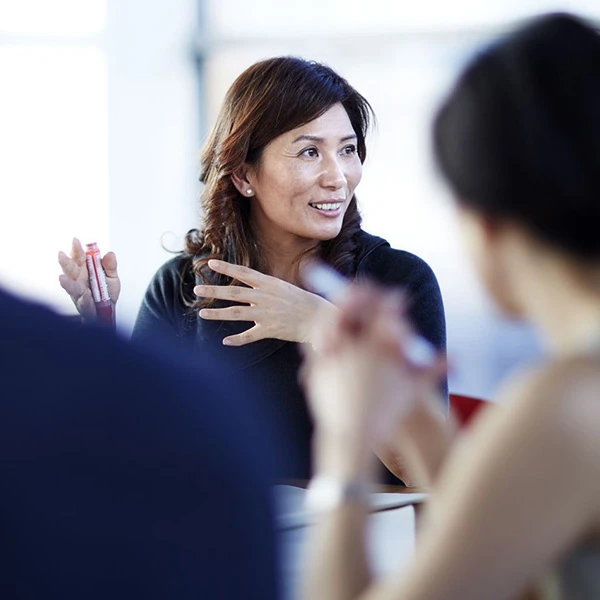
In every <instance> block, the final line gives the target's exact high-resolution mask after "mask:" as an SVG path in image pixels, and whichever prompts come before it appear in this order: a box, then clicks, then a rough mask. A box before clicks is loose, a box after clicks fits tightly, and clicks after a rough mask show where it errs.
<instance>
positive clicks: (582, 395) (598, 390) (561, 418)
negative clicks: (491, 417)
mask: <svg viewBox="0 0 600 600" xmlns="http://www.w3.org/2000/svg"><path fill="white" fill-rule="evenodd" d="M499 400H500V402H501V403H503V404H505V405H506V413H507V414H506V419H507V420H508V422H512V423H513V424H514V425H515V426H517V422H518V423H520V424H524V425H527V424H528V425H529V426H530V427H531V428H532V429H535V430H536V431H540V432H544V433H545V435H551V436H556V437H557V442H559V438H560V441H561V442H562V443H564V444H566V445H572V447H574V448H575V447H579V448H580V449H581V447H584V448H588V449H590V448H589V446H588V444H589V442H590V441H592V440H599V442H598V443H596V442H595V441H593V447H592V448H591V451H592V452H594V453H596V454H597V455H598V459H600V436H598V431H600V354H598V355H597V356H596V355H591V354H587V355H586V354H581V355H573V356H568V357H562V358H558V359H555V360H552V361H549V362H547V363H545V364H543V365H541V366H538V367H536V368H533V369H530V370H528V371H527V372H523V373H521V374H520V375H519V376H517V377H515V378H514V379H513V380H512V381H511V382H509V384H508V385H507V386H505V387H504V389H503V390H502V392H501V394H500V397H499Z"/></svg>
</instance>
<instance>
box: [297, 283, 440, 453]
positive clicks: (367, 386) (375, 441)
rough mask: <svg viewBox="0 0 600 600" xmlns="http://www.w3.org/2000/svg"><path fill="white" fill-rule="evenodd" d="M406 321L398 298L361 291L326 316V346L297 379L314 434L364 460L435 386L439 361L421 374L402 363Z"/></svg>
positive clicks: (375, 290) (417, 367)
mask: <svg viewBox="0 0 600 600" xmlns="http://www.w3.org/2000/svg"><path fill="white" fill-rule="evenodd" d="M404 313H405V310H404V302H403V297H402V296H401V295H399V294H398V293H396V292H389V291H383V290H381V289H378V288H376V287H373V286H369V285H361V286H354V287H351V288H349V290H348V295H347V297H346V298H345V299H344V300H343V302H341V304H340V307H339V312H338V314H337V315H334V316H333V318H332V317H331V316H330V315H328V316H327V323H323V325H324V326H325V327H326V331H325V334H326V335H325V339H326V340H327V343H326V344H324V346H323V348H322V352H321V354H320V355H319V356H308V357H307V358H306V363H305V367H304V375H303V377H304V382H305V386H306V388H307V392H308V396H309V402H310V404H311V408H312V412H313V416H314V418H315V421H316V425H317V430H318V432H319V433H320V434H324V435H325V436H330V435H331V436H333V437H335V438H337V439H344V440H346V443H348V444H354V445H355V446H357V447H362V448H363V449H364V451H365V452H370V451H371V450H372V449H373V448H374V447H375V446H376V445H380V444H385V443H388V442H390V441H391V440H392V439H393V437H394V434H395V432H396V431H397V428H398V425H399V423H400V421H401V420H402V418H403V417H404V416H405V415H407V414H408V413H409V412H410V411H411V410H412V409H413V408H414V407H415V405H416V404H417V403H418V402H419V401H420V400H421V399H422V398H424V397H430V396H431V394H432V393H433V390H435V388H436V387H437V386H438V385H439V381H440V379H441V377H442V376H443V374H444V372H445V369H446V361H445V358H444V357H441V356H440V357H439V358H438V359H437V360H435V361H434V363H433V364H432V365H431V366H427V367H425V366H421V365H415V364H413V363H412V362H411V361H410V359H408V358H407V357H406V348H407V347H408V344H409V343H410V339H411V336H412V335H413V332H412V329H411V327H410V325H409V324H408V322H407V320H406V319H405V317H404Z"/></svg>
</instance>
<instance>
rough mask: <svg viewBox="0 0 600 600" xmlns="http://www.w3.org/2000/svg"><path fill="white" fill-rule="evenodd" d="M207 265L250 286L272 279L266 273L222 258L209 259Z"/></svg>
mask: <svg viewBox="0 0 600 600" xmlns="http://www.w3.org/2000/svg"><path fill="white" fill-rule="evenodd" d="M208 266H209V268H210V269H212V270H213V271H215V272H216V273H221V275H227V276H228V277H231V278H232V279H237V280H238V281H241V282H242V283H245V284H247V285H250V286H252V287H257V286H258V285H260V283H262V282H264V281H265V280H266V279H267V278H268V279H272V278H271V277H269V276H268V275H264V274H263V273H259V272H258V271H255V270H254V269H250V268H249V267H242V266H240V265H234V264H231V263H228V262H225V261H223V260H215V259H211V260H209V261H208Z"/></svg>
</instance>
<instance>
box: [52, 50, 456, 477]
mask: <svg viewBox="0 0 600 600" xmlns="http://www.w3.org/2000/svg"><path fill="white" fill-rule="evenodd" d="M371 116H372V111H371V107H370V105H369V104H368V102H367V101H366V100H365V99H364V98H363V97H362V96H361V95H360V94H359V93H358V92H357V91H356V90H355V89H354V88H352V87H351V86H350V85H349V84H348V82H347V81H346V80H345V79H343V78H342V77H340V76H339V75H338V74H337V73H335V72H334V71H333V70H332V69H330V68H329V67H326V66H324V65H322V64H319V63H316V62H311V61H306V60H302V59H299V58H293V57H280V58H273V59H269V60H264V61H261V62H258V63H256V64H254V65H252V66H251V67H249V68H248V69H246V71H244V72H243V73H242V74H241V75H240V76H239V77H238V78H237V79H236V81H235V82H234V83H233V85H232V86H231V88H230V89H229V91H228V92H227V95H226V97H225V100H224V103H223V106H222V108H221V111H220V114H219V116H218V118H217V122H216V124H215V126H214V128H213V130H212V132H211V134H210V136H209V138H208V140H207V142H206V145H205V148H204V150H203V153H202V170H201V177H200V179H201V181H202V183H203V184H204V187H203V190H202V208H203V224H202V227H201V229H197V230H192V231H190V232H189V233H188V235H187V239H186V244H185V250H184V252H183V253H182V254H180V255H178V256H176V257H175V258H173V259H172V260H170V261H169V262H167V263H166V264H165V265H164V266H163V267H161V268H160V269H159V271H158V272H157V274H156V275H155V277H154V279H153V280H152V282H151V283H150V286H149V288H148V291H147V293H146V295H145V297H144V300H143V303H142V307H141V309H140V312H139V315H138V318H137V322H136V324H135V328H134V331H133V339H134V340H136V339H137V340H146V339H149V338H150V336H152V335H154V334H155V333H156V332H161V333H165V332H166V333H167V334H168V335H171V336H175V337H177V338H178V339H179V340H181V341H182V343H183V342H186V341H191V342H193V343H201V344H207V343H213V344H214V352H215V353H216V354H221V355H222V359H223V361H224V362H232V363H234V364H235V365H236V368H240V369H245V370H247V369H250V370H252V371H253V373H254V374H255V375H256V377H257V378H259V379H260V380H261V384H262V385H264V386H266V388H267V389H266V392H267V396H268V397H274V398H276V406H275V407H274V408H275V410H276V411H277V413H278V417H279V421H280V423H281V424H282V425H281V427H282V428H283V433H284V434H285V437H286V438H287V440H288V443H289V444H288V447H289V449H291V450H292V451H293V456H292V457H291V459H290V462H291V463H294V466H291V467H290V469H289V471H288V472H287V473H286V475H287V476H288V477H295V478H305V479H306V478H308V477H309V476H310V474H311V465H310V455H311V452H310V442H311V436H312V422H311V419H310V416H309V412H308V408H307V406H306V402H305V398H304V395H303V392H302V390H301V388H300V385H299V384H298V381H297V379H298V370H299V367H300V363H301V355H300V352H299V344H303V345H304V346H309V345H310V346H312V347H313V348H314V349H315V350H316V351H317V352H318V351H319V348H320V345H321V343H322V342H321V335H322V332H321V331H320V329H319V328H315V327H314V316H315V314H316V313H317V312H318V309H320V308H323V307H325V308H324V310H326V311H329V312H330V313H331V314H334V313H335V312H336V311H337V309H336V308H335V307H334V306H333V305H331V304H329V303H328V302H327V301H326V300H324V299H323V298H321V297H320V296H318V295H315V294H312V293H310V292H308V291H306V290H305V289H304V288H303V285H302V282H301V281H300V277H299V273H300V269H301V267H302V265H303V264H304V263H305V262H306V261H308V260H313V259H315V258H318V259H320V260H321V261H324V262H325V263H327V264H329V265H331V266H333V267H334V268H336V269H337V270H339V271H340V272H342V273H344V274H345V275H347V276H349V277H352V278H358V279H360V278H364V277H367V278H369V279H373V280H375V281H378V282H380V283H382V284H386V285H392V286H402V287H403V288H404V289H405V294H406V296H407V298H408V300H409V302H410V314H411V317H412V319H413V321H414V323H415V327H416V328H417V329H418V330H419V331H420V333H421V334H422V335H423V336H424V337H425V338H426V339H428V340H429V341H430V342H431V343H432V344H434V346H435V347H436V348H438V349H439V350H440V351H444V349H445V322H444V314H443V307H442V300H441V296H440V291H439V287H438V284H437V282H436V279H435V276H434V274H433V272H432V271H431V269H430V268H429V267H428V265H427V264H426V263H424V262H423V261H422V260H421V259H420V258H418V257H416V256H414V255H412V254H410V253H408V252H403V251H399V250H394V249H392V248H391V247H390V245H389V244H388V243H387V242H386V241H385V240H383V239H381V238H377V237H374V236H372V235H369V234H367V233H365V232H364V231H362V230H361V227H360V223H361V218H360V214H359V211H358V207H357V201H356V196H355V189H356V187H357V186H358V184H359V182H360V179H361V176H362V165H363V162H364V160H365V157H366V144H365V136H366V134H367V131H368V128H369V122H370V118H371ZM60 262H61V264H62V266H63V270H64V274H63V275H61V284H62V285H63V287H64V288H65V289H66V290H67V291H68V292H69V293H70V295H71V297H72V299H73V301H74V302H75V304H76V306H78V308H79V310H80V312H81V313H82V314H86V315H87V314H91V316H92V317H93V316H94V309H93V303H92V302H91V300H90V295H89V287H88V285H87V279H86V275H85V268H84V262H83V251H82V249H81V247H80V245H78V242H77V244H76V245H75V246H74V248H73V253H72V256H71V257H67V256H66V255H64V254H62V255H61V256H60ZM104 266H105V269H106V271H107V275H108V276H109V283H110V285H111V286H113V292H114V293H113V295H112V299H113V301H116V299H117V295H118V285H119V281H118V277H117V276H116V260H115V257H114V255H113V254H109V255H107V256H106V257H105V259H104ZM115 294H117V295H115ZM224 346H225V347H224ZM441 387H442V392H444V391H445V390H444V389H443V388H444V386H441ZM440 395H441V396H442V397H443V396H444V393H442V394H440ZM443 402H445V398H444V399H443V400H442V403H443ZM376 450H377V452H378V454H379V455H380V456H381V457H382V459H383V460H384V462H385V463H386V465H388V467H389V468H390V469H391V470H392V471H393V472H394V473H396V474H397V475H402V466H401V463H400V462H399V458H398V454H397V452H395V450H394V449H393V448H392V446H391V445H389V446H386V448H377V449H376ZM382 476H383V477H384V480H387V481H390V482H397V479H395V478H394V477H393V476H392V475H391V474H390V473H383V474H382Z"/></svg>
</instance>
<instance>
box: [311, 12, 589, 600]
mask: <svg viewBox="0 0 600 600" xmlns="http://www.w3.org/2000/svg"><path fill="white" fill-rule="evenodd" d="M434 146H435V153H436V158H437V161H438V164H439V166H440V168H441V171H442V173H443V175H444V177H445V178H446V180H447V181H448V183H449V185H450V188H451V189H452V192H453V195H454V197H455V198H456V201H457V205H458V213H459V217H460V221H461V223H462V226H463V230H464V237H465V239H466V242H467V245H468V247H469V249H470V251H471V255H472V258H473V263H474V265H475V267H476V270H477V273H478V275H479V277H480V279H481V280H482V282H483V283H484V285H485V287H486V288H487V290H488V292H489V293H490V295H491V296H492V298H493V299H494V300H495V302H496V303H497V304H498V306H499V307H500V308H501V309H502V310H503V311H504V312H505V313H506V314H508V315H511V316H515V317H519V318H524V319H526V320H528V321H529V322H531V323H532V324H533V325H534V326H535V327H537V328H538V329H539V331H540V333H541V335H542V336H543V338H544V339H545V341H546V343H547V347H548V352H549V354H550V357H549V359H548V361H547V362H546V363H545V364H543V365H540V366H539V367H538V368H536V369H532V370H530V371H529V372H524V373H522V374H521V375H520V376H519V377H516V378H515V379H514V380H512V381H511V382H510V383H508V384H507V385H506V387H505V388H504V391H503V392H502V393H501V394H500V397H499V398H498V400H499V401H500V402H501V403H502V404H504V406H503V407H502V408H498V409H496V410H488V411H486V412H484V413H483V414H482V415H481V417H480V418H479V419H478V420H477V421H476V422H475V424H474V426H473V428H472V430H471V431H470V433H469V435H468V437H463V438H462V439H461V440H460V442H459V443H458V444H455V445H454V446H453V447H452V449H451V451H449V452H447V448H448V447H449V445H450V444H449V441H450V438H451V435H450V433H448V432H447V431H446V430H445V429H444V428H443V427H438V428H437V433H434V432H435V431H436V428H435V427H432V426H431V422H432V418H431V416H432V414H433V413H431V411H430V410H429V400H428V398H429V395H430V394H432V393H433V390H434V388H435V385H436V380H437V378H438V377H439V376H440V372H441V371H442V370H443V366H442V365H441V364H438V365H435V366H434V367H431V368H430V369H418V368H415V367H414V366H413V365H411V364H410V363H409V362H408V361H406V360H404V359H403V345H405V344H406V340H407V337H408V335H409V334H410V332H409V328H408V326H407V325H406V324H405V323H403V322H401V321H400V320H399V318H398V317H397V314H398V309H401V308H402V306H401V305H402V302H401V299H398V298H397V297H395V296H393V295H391V294H389V293H384V292H381V291H379V290H378V289H376V288H369V287H362V288H360V287H359V288H357V289H355V290H354V292H353V293H351V294H349V297H348V299H347V300H346V303H345V305H344V306H343V307H342V312H341V315H340V316H339V317H337V318H336V319H335V321H334V323H333V325H332V326H331V340H330V343H329V346H328V348H327V351H326V353H325V355H324V356H322V357H320V359H319V360H317V361H313V362H312V363H309V364H308V366H307V376H306V379H307V386H308V388H309V392H310V397H311V403H312V406H313V410H314V414H315V418H316V422H317V428H316V440H317V442H316V445H315V463H316V464H317V466H318V470H317V476H316V478H315V479H314V480H313V482H312V484H311V488H310V492H309V493H310V495H311V496H312V498H313V501H314V502H316V504H319V503H321V506H322V507H323V508H325V507H327V508H328V510H327V511H326V516H324V517H323V520H322V522H321V524H320V526H319V527H318V528H317V529H318V531H317V533H316V535H315V538H314V539H313V544H312V545H311V548H310V550H311V552H310V556H311V559H312V563H311V565H310V568H309V575H308V580H307V582H306V589H305V591H306V597H307V598H317V597H318V598H323V599H327V600H329V599H349V598H365V599H369V600H380V599H387V598H390V599H391V598H397V599H402V600H408V599H410V600H416V599H419V600H426V599H431V600H433V599H435V600H439V599H442V598H443V599H444V600H452V599H458V598H460V599H461V600H468V599H470V598H472V599H474V600H475V599H477V600H480V599H482V598H485V599H486V600H500V599H508V598H515V597H520V596H521V595H522V594H523V593H524V592H525V591H526V590H528V589H529V590H531V589H532V588H536V590H540V591H539V594H540V595H538V596H537V597H553V598H569V599H574V598H575V599H580V598H600V536H599V534H600V477H599V476H598V475H599V470H600V435H599V432H600V398H599V397H598V395H599V391H600V260H599V259H600V234H599V231H598V227H599V224H600V37H599V36H598V34H597V32H596V31H595V30H594V29H593V28H591V27H590V26H589V25H587V24H585V23H584V22H582V21H581V20H579V19H576V18H574V17H571V16H568V15H549V16H546V17H543V18H540V19H538V20H536V21H533V22H531V23H529V24H527V25H525V26H524V27H522V28H521V29H520V30H518V31H517V32H515V33H514V34H512V35H510V36H508V37H507V38H504V39H502V40H501V41H500V42H498V43H497V44H495V45H493V46H491V47H490V48H488V49H487V50H485V51H483V52H482V53H481V54H479V55H478V56H477V57H476V58H475V59H474V60H473V62H472V63H471V64H470V65H469V66H468V67H467V69H466V70H465V72H464V73H463V74H462V75H461V77H460V79H459V80H458V83H457V84H456V87H455V88H454V90H453V91H452V92H451V93H450V96H449V97H448V99H447V100H446V101H445V103H444V104H443V106H442V107H441V109H440V111H439V113H438V115H437V118H436V120H435V125H434ZM399 429H402V430H403V431H404V433H405V438H404V439H405V443H406V444H408V445H411V448H412V451H411V453H410V455H411V456H412V457H413V459H414V460H413V462H412V466H413V468H418V469H421V470H424V471H426V472H427V473H428V475H429V477H430V479H431V481H432V486H433V492H432V495H431V500H430V502H429V504H428V507H427V510H426V512H425V514H424V519H423V523H422V526H421V529H420V538H419V542H418V545H417V553H416V557H415V559H414V562H413V564H412V565H411V567H410V568H409V569H408V571H407V572H404V573H401V574H399V575H398V576H396V577H392V578H390V579H389V580H387V581H373V580H372V578H371V576H370V572H369V566H368V561H367V559H366V553H365V535H364V530H365V522H366V515H367V509H366V501H365V500H366V497H365V483H367V482H368V481H369V480H370V478H371V473H372V467H373V462H372V460H371V457H370V456H369V453H368V450H367V449H368V448H369V447H370V446H371V445H372V444H373V443H374V440H377V441H378V442H379V443H381V442H382V441H385V440H388V439H390V438H391V437H392V436H397V432H398V430H399ZM432 435H437V439H438V440H439V443H438V444H437V445H436V444H432V443H431V436H432ZM424 440H425V441H427V448H429V453H424V452H422V450H421V448H423V446H424ZM434 447H436V448H438V451H437V454H432V452H431V448H434ZM446 457H447V458H446ZM438 471H439V475H438ZM332 490H335V492H336V493H335V494H331V491H332ZM325 491H327V493H325ZM542 589H544V590H545V592H544V591H541V590H542ZM550 591H551V592H552V593H553V594H554V595H552V596H545V595H544V594H547V593H549V592H550Z"/></svg>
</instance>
